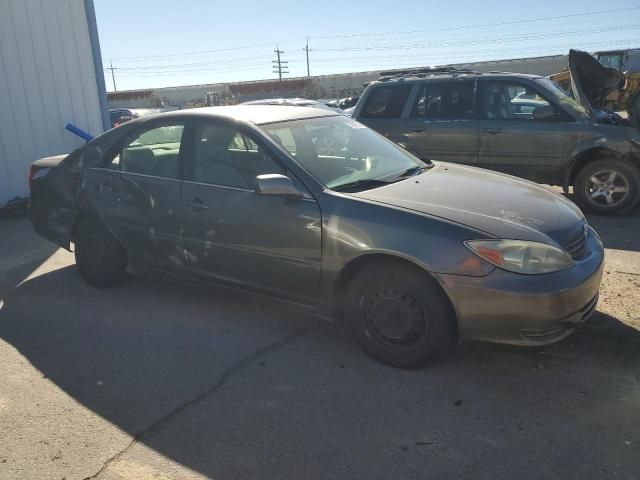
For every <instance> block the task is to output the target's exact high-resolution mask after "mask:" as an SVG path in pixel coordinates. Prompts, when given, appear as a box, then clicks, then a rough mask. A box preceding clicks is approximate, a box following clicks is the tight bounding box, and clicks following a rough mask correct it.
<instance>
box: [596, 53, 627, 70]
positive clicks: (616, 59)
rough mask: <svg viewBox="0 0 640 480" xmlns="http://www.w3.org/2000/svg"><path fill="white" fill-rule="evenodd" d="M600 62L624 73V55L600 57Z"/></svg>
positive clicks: (616, 54)
mask: <svg viewBox="0 0 640 480" xmlns="http://www.w3.org/2000/svg"><path fill="white" fill-rule="evenodd" d="M598 61H599V62H600V63H601V64H602V65H603V66H605V67H609V68H615V69H616V70H619V71H622V54H620V53H614V54H604V55H598Z"/></svg>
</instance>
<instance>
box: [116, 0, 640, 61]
mask: <svg viewBox="0 0 640 480" xmlns="http://www.w3.org/2000/svg"><path fill="white" fill-rule="evenodd" d="M639 9H640V6H637V7H627V8H617V9H608V10H598V11H590V12H581V13H573V14H567V15H555V16H549V17H540V18H530V19H521V20H513V21H508V22H496V23H485V24H475V25H474V24H471V25H459V26H455V27H443V28H436V29H426V30H405V31H396V32H370V33H353V34H337V35H320V36H312V37H309V38H313V39H316V40H321V39H332V38H336V39H337V38H356V37H370V36H388V35H407V34H416V33H431V32H444V31H459V30H468V29H473V28H488V27H497V26H505V25H519V24H523V23H533V22H542V21H548V20H558V19H565V18H576V17H584V16H590V15H601V14H608V13H621V12H628V11H632V10H639ZM305 38H306V37H300V38H292V39H287V40H281V41H279V43H290V42H297V41H300V40H305ZM268 45H272V43H271V42H265V43H254V44H250V45H241V46H237V47H228V48H218V49H207V50H197V51H188V52H182V53H170V54H160V55H141V56H132V57H113V59H114V60H118V61H119V62H127V61H129V60H145V59H159V58H170V57H186V56H193V55H205V54H210V53H220V52H231V51H237V50H245V49H250V48H258V47H265V46H268Z"/></svg>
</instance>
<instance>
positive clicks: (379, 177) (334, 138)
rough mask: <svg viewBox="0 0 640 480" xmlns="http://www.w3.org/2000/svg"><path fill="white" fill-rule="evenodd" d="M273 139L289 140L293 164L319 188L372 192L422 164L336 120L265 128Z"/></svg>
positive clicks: (369, 132)
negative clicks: (291, 141)
mask: <svg viewBox="0 0 640 480" xmlns="http://www.w3.org/2000/svg"><path fill="white" fill-rule="evenodd" d="M262 128H263V129H264V130H265V131H266V133H267V134H268V135H270V136H271V137H272V138H273V139H274V140H276V141H278V140H277V139H278V138H283V137H285V136H286V137H287V138H291V139H293V142H294V144H295V145H293V146H290V147H287V143H286V142H285V143H284V144H283V146H284V147H285V148H286V149H287V150H288V151H289V153H290V154H291V156H292V157H294V158H295V161H296V162H298V163H299V164H300V165H301V166H302V167H303V168H304V169H306V170H307V171H308V172H309V173H310V174H311V175H313V176H314V177H315V178H316V179H317V180H318V181H319V182H320V183H322V184H323V185H324V186H326V187H328V188H332V189H341V188H342V187H345V186H347V185H350V186H354V187H356V188H360V187H362V188H372V187H374V186H375V185H378V184H379V185H382V184H384V183H390V182H394V181H398V180H401V179H402V178H405V177H406V176H407V175H410V174H415V173H416V170H420V169H422V168H424V167H426V164H425V163H424V162H422V161H421V160H419V159H417V158H416V157H414V156H413V155H411V154H409V153H408V152H407V151H405V150H403V149H402V148H400V147H398V146H397V145H396V144H394V143H393V142H391V141H389V140H387V139H386V138H384V137H383V136H382V135H379V134H378V133H376V132H374V131H373V130H371V129H369V128H367V127H365V126H364V125H362V124H361V123H358V122H356V121H354V120H351V119H350V118H347V117H344V116H342V115H340V116H336V117H322V118H312V119H306V120H294V121H289V122H281V123H276V124H269V125H265V126H263V127H262Z"/></svg>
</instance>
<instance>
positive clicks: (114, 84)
mask: <svg viewBox="0 0 640 480" xmlns="http://www.w3.org/2000/svg"><path fill="white" fill-rule="evenodd" d="M109 65H110V66H109V67H107V68H106V69H105V70H111V80H113V91H114V92H117V91H118V89H117V88H116V75H115V74H114V73H113V71H114V70H117V68H116V67H114V66H113V62H112V61H109Z"/></svg>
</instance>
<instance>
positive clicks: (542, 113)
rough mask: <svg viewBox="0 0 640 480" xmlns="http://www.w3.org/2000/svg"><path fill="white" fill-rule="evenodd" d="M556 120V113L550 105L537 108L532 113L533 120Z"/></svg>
mask: <svg viewBox="0 0 640 480" xmlns="http://www.w3.org/2000/svg"><path fill="white" fill-rule="evenodd" d="M554 118H556V112H555V110H554V109H553V107H552V106H551V105H544V106H542V107H538V108H536V109H535V110H534V111H533V119H534V120H541V121H544V120H553V119H554Z"/></svg>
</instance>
